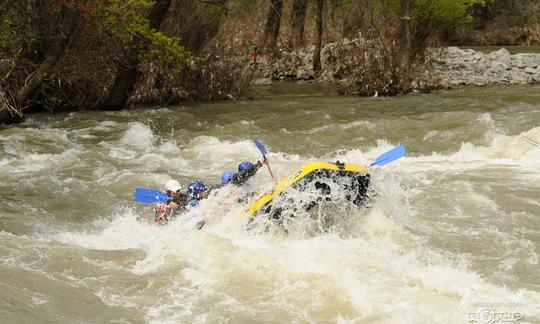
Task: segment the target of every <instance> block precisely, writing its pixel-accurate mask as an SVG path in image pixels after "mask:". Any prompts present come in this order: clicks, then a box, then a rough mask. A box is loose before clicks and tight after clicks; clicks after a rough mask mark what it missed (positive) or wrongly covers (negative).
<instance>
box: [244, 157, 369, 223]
mask: <svg viewBox="0 0 540 324" xmlns="http://www.w3.org/2000/svg"><path fill="white" fill-rule="evenodd" d="M322 178H326V179H327V180H325V181H328V180H330V181H332V180H337V179H346V181H345V187H346V189H349V190H351V194H350V196H349V197H350V201H352V202H353V203H355V204H357V205H360V204H361V203H362V202H363V201H364V200H365V198H366V197H367V189H368V186H369V174H368V170H367V168H366V167H365V166H362V165H355V164H344V163H340V162H339V161H337V162H336V163H328V162H313V163H309V164H306V165H304V166H302V167H301V168H300V170H298V171H296V172H294V173H291V174H290V175H288V176H287V177H285V178H284V179H283V180H281V181H280V182H279V183H278V184H277V185H276V186H275V188H274V191H273V192H271V193H266V194H264V195H262V196H261V197H259V198H258V199H257V200H256V201H254V202H253V203H252V204H251V205H250V207H249V210H248V216H250V217H252V216H255V215H256V214H258V213H260V212H266V213H268V212H269V211H270V209H271V204H272V201H273V199H274V198H277V197H278V196H279V195H280V194H281V193H282V192H284V191H286V190H287V189H288V188H291V187H293V188H295V187H296V188H300V189H301V188H302V186H303V185H305V184H306V183H309V182H312V181H318V179H322ZM316 184H317V183H316ZM340 184H343V181H342V182H340ZM321 186H324V184H323V185H320V186H316V187H317V188H319V189H320V188H321ZM323 191H324V190H323ZM323 191H321V192H323ZM325 193H326V194H328V193H329V188H328V191H327V192H325Z"/></svg>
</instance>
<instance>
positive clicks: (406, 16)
mask: <svg viewBox="0 0 540 324" xmlns="http://www.w3.org/2000/svg"><path fill="white" fill-rule="evenodd" d="M400 17H401V21H400V25H399V48H400V52H401V63H402V64H407V63H409V59H410V57H411V35H410V30H409V24H410V0H400Z"/></svg>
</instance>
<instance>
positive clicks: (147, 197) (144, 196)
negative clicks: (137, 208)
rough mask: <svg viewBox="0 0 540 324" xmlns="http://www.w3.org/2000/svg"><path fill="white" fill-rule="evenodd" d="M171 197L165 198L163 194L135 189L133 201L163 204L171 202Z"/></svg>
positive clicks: (165, 195) (145, 189) (152, 190)
mask: <svg viewBox="0 0 540 324" xmlns="http://www.w3.org/2000/svg"><path fill="white" fill-rule="evenodd" d="M172 199H173V198H172V197H169V196H167V194H165V193H164V192H161V191H159V190H154V189H147V188H136V189H135V201H136V202H140V203H145V204H153V203H164V202H167V201H169V200H172Z"/></svg>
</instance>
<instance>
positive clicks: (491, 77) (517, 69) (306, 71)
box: [0, 42, 540, 124]
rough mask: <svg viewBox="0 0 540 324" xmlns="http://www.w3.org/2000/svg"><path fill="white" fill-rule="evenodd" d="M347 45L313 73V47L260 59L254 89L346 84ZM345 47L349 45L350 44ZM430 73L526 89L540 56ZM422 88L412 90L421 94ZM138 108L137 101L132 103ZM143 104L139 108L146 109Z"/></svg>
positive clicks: (456, 55) (539, 73)
mask: <svg viewBox="0 0 540 324" xmlns="http://www.w3.org/2000/svg"><path fill="white" fill-rule="evenodd" d="M347 44H348V43H347V42H344V43H341V44H339V45H337V44H335V43H330V44H326V45H325V46H324V48H323V49H322V52H321V61H322V68H321V71H320V72H319V73H314V71H313V69H312V68H311V64H312V62H311V57H312V51H313V46H308V47H306V48H303V49H300V50H297V51H294V52H290V53H289V52H284V51H283V52H281V57H280V58H279V59H274V60H270V59H268V58H267V57H264V56H263V57H260V58H259V60H258V62H257V69H256V71H255V73H254V74H253V80H252V84H253V85H255V86H271V85H272V84H273V83H274V82H275V81H278V82H279V81H300V82H303V81H308V82H317V83H322V84H325V83H326V84H339V83H340V82H344V81H346V79H344V78H342V77H340V73H339V70H340V69H341V66H340V62H339V60H336V52H337V51H338V48H339V47H341V50H342V46H348V45H347ZM349 44H352V42H350V43H349ZM430 64H431V70H432V71H431V73H432V74H433V83H432V84H431V85H428V87H427V88H429V89H455V88H460V87H464V86H490V85H526V84H540V53H516V54H511V53H510V52H509V51H508V50H507V49H506V48H501V49H499V50H497V51H493V52H490V53H484V52H482V51H480V50H478V51H475V50H473V49H460V48H458V47H446V48H440V49H436V50H433V51H432V54H431V62H430ZM425 87H426V85H425V84H423V85H422V87H420V86H418V85H417V86H414V87H413V88H415V89H416V90H419V91H421V90H422V88H425ZM132 103H133V104H134V105H135V106H140V105H139V104H138V103H137V100H132ZM147 105H148V102H145V103H144V104H142V105H141V106H147ZM18 121H22V119H21V118H13V117H11V116H10V114H9V112H8V111H7V110H0V124H2V123H5V124H9V123H13V122H15V123H16V122H18Z"/></svg>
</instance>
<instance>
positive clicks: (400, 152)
mask: <svg viewBox="0 0 540 324" xmlns="http://www.w3.org/2000/svg"><path fill="white" fill-rule="evenodd" d="M405 154H407V150H406V149H405V146H404V145H403V144H401V145H400V146H397V147H394V148H393V149H391V150H390V151H388V152H385V153H383V154H381V155H380V156H379V157H378V158H377V159H376V160H375V161H374V162H373V163H371V164H370V165H369V166H370V167H371V166H375V165H385V164H388V163H390V162H392V161H394V160H397V159H399V158H400V157H403V156H405Z"/></svg>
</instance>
